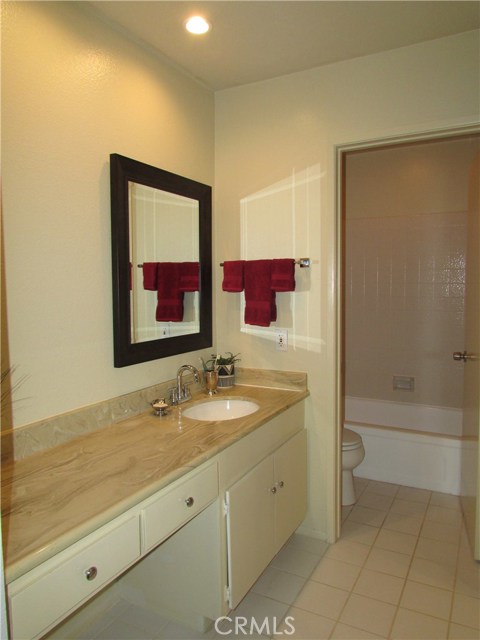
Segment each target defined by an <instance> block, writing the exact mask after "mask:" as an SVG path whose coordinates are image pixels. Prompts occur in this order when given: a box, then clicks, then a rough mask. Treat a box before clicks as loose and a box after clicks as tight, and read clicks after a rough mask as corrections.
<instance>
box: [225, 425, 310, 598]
mask: <svg viewBox="0 0 480 640" xmlns="http://www.w3.org/2000/svg"><path fill="white" fill-rule="evenodd" d="M226 502H227V507H228V513H227V544H228V586H229V604H230V607H231V608H235V607H236V606H237V605H238V604H239V602H240V601H241V599H242V598H243V597H244V595H245V594H246V593H247V591H248V590H249V589H250V587H251V586H252V585H253V583H254V582H255V581H256V580H257V578H258V577H259V576H260V574H261V573H262V571H263V570H264V569H265V568H266V566H267V565H268V563H269V562H270V560H271V559H272V558H273V556H274V555H275V554H276V553H277V552H278V551H279V549H280V548H281V547H282V545H283V544H285V542H286V541H287V540H288V538H289V537H290V536H291V535H292V533H293V532H294V531H295V530H296V529H297V528H298V526H299V525H300V524H301V522H302V520H303V518H304V517H305V513H306V508H307V468H306V433H305V431H303V430H302V431H300V432H299V433H297V435H295V436H294V437H293V438H291V439H290V440H288V442H286V443H285V444H284V445H282V446H281V447H280V448H278V449H277V450H276V451H275V452H274V453H273V454H271V455H270V456H268V457H267V458H265V459H264V460H263V461H262V462H260V463H259V464H257V466H256V467H254V468H253V469H252V470H251V471H250V472H249V473H247V474H246V475H245V476H243V478H241V479H240V480H238V481H237V482H236V483H235V484H234V485H233V486H232V487H231V488H230V489H229V490H228V491H227V492H226Z"/></svg>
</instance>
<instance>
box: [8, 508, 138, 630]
mask: <svg viewBox="0 0 480 640" xmlns="http://www.w3.org/2000/svg"><path fill="white" fill-rule="evenodd" d="M102 532H103V533H102ZM139 556H140V534H139V519H138V515H133V516H131V517H130V518H129V519H128V520H123V521H122V522H121V523H120V524H118V525H117V526H115V521H114V522H113V523H112V524H111V525H107V526H106V527H103V528H102V529H100V530H99V531H97V532H95V533H93V534H90V535H89V536H86V537H85V538H84V539H83V540H82V541H81V542H79V543H78V544H75V545H72V546H71V547H70V548H69V549H66V550H65V551H62V552H61V553H59V554H58V555H56V556H55V558H53V559H52V560H51V561H47V562H45V563H44V564H43V565H40V566H39V567H37V568H36V569H33V570H32V571H30V572H29V573H27V574H25V575H24V576H22V577H21V578H19V579H18V580H15V581H14V582H12V583H11V584H10V585H9V586H8V596H9V607H10V623H11V637H13V638H22V640H27V639H29V638H35V637H37V636H39V635H41V634H42V633H44V632H45V631H46V630H47V629H48V628H50V627H52V626H53V625H54V624H55V623H57V622H60V620H62V619H63V618H64V617H65V616H66V615H67V614H69V613H70V612H71V611H73V610H75V609H76V608H77V606H78V605H80V604H81V603H82V602H83V601H85V600H87V599H88V598H89V597H90V596H91V595H93V594H94V593H95V592H96V591H98V590H99V589H100V588H101V587H103V586H105V585H106V584H107V583H108V582H110V581H111V580H112V579H113V578H114V577H116V576H117V575H118V574H119V573H121V572H122V571H123V570H124V569H125V568H126V567H127V566H128V565H130V564H132V563H133V562H134V561H135V560H136V559H137V558H138V557H139ZM87 572H89V573H88V574H87ZM88 576H90V577H88Z"/></svg>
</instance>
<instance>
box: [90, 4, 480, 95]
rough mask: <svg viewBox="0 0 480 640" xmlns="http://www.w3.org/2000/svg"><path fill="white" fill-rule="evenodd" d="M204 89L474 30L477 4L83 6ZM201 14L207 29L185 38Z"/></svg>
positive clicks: (479, 21) (479, 20)
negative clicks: (193, 19)
mask: <svg viewBox="0 0 480 640" xmlns="http://www.w3.org/2000/svg"><path fill="white" fill-rule="evenodd" d="M88 4H89V5H90V8H91V9H92V10H94V11H95V12H96V13H97V14H98V15H99V16H101V17H102V18H103V19H105V20H107V21H109V22H110V23H112V24H114V25H115V26H116V28H118V29H120V30H122V31H123V33H128V34H130V35H131V36H132V37H133V38H134V39H136V40H137V41H142V42H143V43H144V44H146V45H148V46H149V47H151V48H152V49H154V50H155V51H156V52H157V53H159V54H161V55H162V56H164V57H166V58H168V59H169V60H170V61H171V62H173V63H174V64H176V65H177V66H178V67H180V68H182V69H183V70H184V71H185V72H187V73H188V74H189V75H191V76H194V77H195V78H197V79H198V80H200V81H201V82H202V83H204V84H205V85H207V86H208V87H210V88H212V89H214V90H219V89H225V88H228V87H234V86H238V85H242V84H246V83H250V82H257V81H260V80H266V79H269V78H274V77H276V76H280V75H285V74H288V73H293V72H297V71H302V70H306V69H311V68H313V67H317V66H320V65H324V64H329V63H332V62H338V61H341V60H346V59H349V58H355V57H359V56H365V55H369V54H372V53H378V52H380V51H387V50H389V49H395V48H398V47H403V46H408V45H412V44H415V43H418V42H422V41H425V40H432V39H435V38H441V37H444V36H450V35H454V34H457V33H461V32H463V31H470V30H472V29H478V28H479V27H480V3H479V2H476V1H469V2H463V1H456V0H455V1H452V2H450V1H444V0H440V1H421V2H416V1H407V2H404V1H398V0H388V1H375V2H370V1H368V2H364V1H362V0H353V1H349V2H343V1H324V0H310V1H307V2H304V1H303V0H296V1H293V2H292V1H289V0H280V1H277V0H270V1H267V2H264V1H256V0H250V1H242V2H237V1H236V0H230V1H222V0H220V1H214V2H190V1H189V0H182V1H178V2H170V1H163V0H161V1H157V0H151V1H148V2H143V1H141V0H139V1H133V2H130V1H128V0H127V1H123V0H122V1H119V2H117V1H115V0H114V1H100V2H90V3H88ZM194 13H200V14H202V15H204V16H205V17H206V18H207V19H208V20H209V21H210V22H211V24H212V30H211V31H210V32H209V33H208V34H207V35H204V36H196V37H195V36H192V35H190V34H188V33H187V32H186V31H185V30H184V28H183V23H184V21H185V19H186V18H187V17H188V16H190V15H192V14H194Z"/></svg>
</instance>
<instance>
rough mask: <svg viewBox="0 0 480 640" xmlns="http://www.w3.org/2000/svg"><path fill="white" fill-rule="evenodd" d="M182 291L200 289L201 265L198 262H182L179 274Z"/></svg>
mask: <svg viewBox="0 0 480 640" xmlns="http://www.w3.org/2000/svg"><path fill="white" fill-rule="evenodd" d="M179 278H180V279H179V285H178V286H179V289H180V291H198V289H199V265H198V262H181V263H180V275H179Z"/></svg>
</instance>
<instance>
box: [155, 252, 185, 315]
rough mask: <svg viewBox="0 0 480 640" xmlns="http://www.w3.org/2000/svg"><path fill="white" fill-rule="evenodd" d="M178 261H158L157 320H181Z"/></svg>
mask: <svg viewBox="0 0 480 640" xmlns="http://www.w3.org/2000/svg"><path fill="white" fill-rule="evenodd" d="M179 281H180V268H179V263H178V262H159V263H158V268H157V310H156V314H155V318H156V320H157V322H182V320H183V291H180V289H179Z"/></svg>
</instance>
